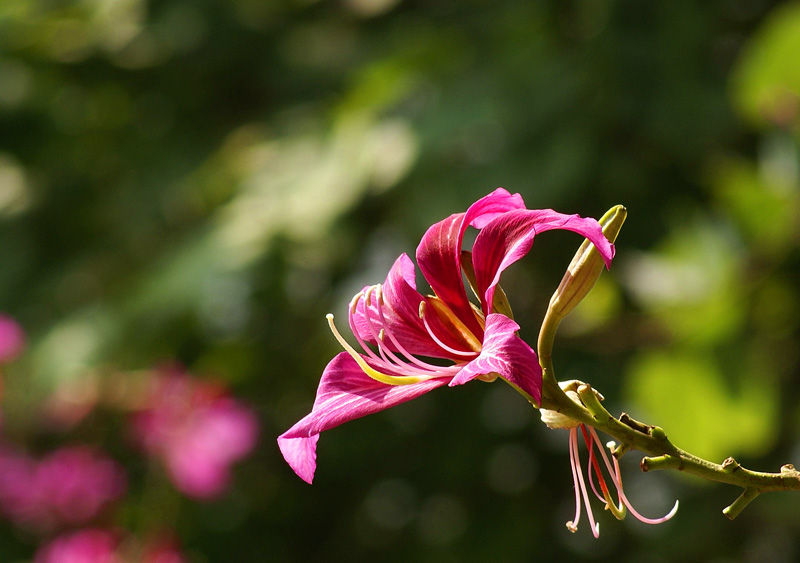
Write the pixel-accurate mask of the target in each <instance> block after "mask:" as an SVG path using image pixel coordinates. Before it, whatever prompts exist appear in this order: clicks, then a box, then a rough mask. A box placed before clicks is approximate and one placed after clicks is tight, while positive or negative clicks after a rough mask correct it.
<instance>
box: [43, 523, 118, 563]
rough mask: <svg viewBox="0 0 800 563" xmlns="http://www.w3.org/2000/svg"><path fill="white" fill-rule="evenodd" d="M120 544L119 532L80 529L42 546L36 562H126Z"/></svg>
mask: <svg viewBox="0 0 800 563" xmlns="http://www.w3.org/2000/svg"><path fill="white" fill-rule="evenodd" d="M118 544H119V538H118V536H117V534H114V533H112V532H109V531H107V530H101V529H96V528H87V529H85V530H78V531H76V532H70V533H67V534H63V535H60V536H58V537H56V538H55V539H54V540H52V541H51V542H50V543H48V544H45V545H44V546H42V547H41V548H40V549H39V550H38V551H37V552H36V555H35V556H34V563H125V560H124V559H123V558H122V557H120V555H119V554H118V553H117V545H118Z"/></svg>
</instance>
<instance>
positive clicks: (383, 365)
mask: <svg viewBox="0 0 800 563" xmlns="http://www.w3.org/2000/svg"><path fill="white" fill-rule="evenodd" d="M470 226H472V227H475V228H477V229H479V230H480V232H479V233H478V235H477V238H476V239H475V243H474V245H473V247H472V252H471V253H469V252H465V251H463V250H462V242H463V238H464V233H465V232H466V230H467V228H468V227H470ZM552 229H565V230H570V231H574V232H577V233H579V234H581V235H583V236H584V237H586V238H588V239H589V240H591V241H592V242H593V243H594V244H595V245H596V246H597V247H598V249H599V250H600V252H601V254H602V255H603V258H604V260H605V262H606V265H608V264H609V263H610V261H611V259H612V257H613V255H614V248H613V245H611V244H610V243H609V242H608V240H607V239H606V238H605V237H604V236H603V232H602V229H601V227H600V225H599V224H598V222H597V221H596V220H594V219H588V218H587V219H584V218H581V217H579V216H577V215H562V214H560V213H556V212H555V211H553V210H550V209H546V210H528V209H525V205H524V202H523V201H522V197H520V195H519V194H514V195H512V194H510V193H509V192H507V191H506V190H504V189H502V188H500V189H497V190H495V191H494V192H493V193H491V194H489V195H487V196H486V197H484V198H482V199H480V200H478V201H477V202H475V203H474V204H473V205H472V206H470V208H469V209H468V210H467V211H466V213H457V214H454V215H451V216H450V217H448V218H447V219H444V220H443V221H440V222H438V223H436V224H435V225H433V226H432V227H431V228H430V229H428V231H427V233H425V236H424V237H423V238H422V241H421V242H420V245H419V247H418V248H417V263H418V265H419V267H420V270H422V274H423V276H424V277H425V280H426V281H427V282H428V284H429V285H430V287H431V289H432V290H433V295H428V296H423V295H422V294H420V293H419V292H418V291H417V288H416V282H415V279H416V273H415V270H414V264H413V262H412V261H411V259H410V258H409V257H408V256H407V255H405V254H403V255H401V256H400V257H399V258H398V259H397V261H396V262H395V263H394V266H393V267H392V269H391V270H390V271H389V275H388V277H387V278H386V281H385V283H383V284H378V285H375V286H371V287H365V288H364V289H363V290H362V291H361V292H359V293H358V294H357V295H356V296H355V297H354V298H353V301H352V303H351V305H350V310H349V314H348V320H349V325H350V330H351V331H352V332H353V335H354V336H355V338H356V340H357V341H358V344H359V346H360V347H361V349H362V350H363V352H362V353H359V352H357V351H356V350H355V349H354V348H353V347H351V346H350V345H349V344H348V343H347V341H345V339H344V338H343V337H342V336H341V335H340V334H339V332H338V331H337V330H336V327H335V326H334V324H333V316H332V315H329V316H328V319H329V323H330V325H331V330H332V331H333V333H334V335H335V336H336V338H337V339H338V340H339V342H340V343H341V345H342V347H343V348H344V349H345V351H344V352H342V353H340V354H338V355H337V356H336V357H334V358H333V360H331V362H330V363H329V364H328V366H327V367H326V368H325V370H324V372H323V374H322V379H321V380H320V383H319V388H318V389H317V397H316V400H315V401H314V406H313V407H312V410H311V413H310V414H308V415H307V416H306V417H305V418H303V419H302V420H300V421H299V422H298V423H297V424H295V425H294V426H292V427H291V428H290V429H289V430H287V431H286V432H284V433H283V434H282V435H281V436H280V437H279V438H278V445H279V447H280V449H281V452H282V453H283V456H284V458H285V459H286V461H287V462H288V463H289V465H290V466H291V467H292V469H294V471H295V472H296V473H297V475H298V476H300V477H301V478H302V479H303V480H305V481H307V482H308V483H311V481H312V480H313V477H314V471H315V469H316V445H317V441H318V440H319V434H320V432H323V431H325V430H328V429H330V428H333V427H335V426H338V425H339V424H342V423H343V422H347V421H349V420H353V419H355V418H359V417H362V416H365V415H368V414H372V413H375V412H378V411H382V410H384V409H387V408H389V407H392V406H394V405H397V404H400V403H403V402H405V401H408V400H411V399H414V398H416V397H418V396H420V395H422V394H424V393H427V392H429V391H431V390H433V389H436V388H438V387H441V386H443V385H449V386H454V385H461V384H464V383H467V382H468V381H471V380H473V379H482V380H485V381H492V380H494V379H496V378H497V377H501V378H503V379H505V380H506V381H508V382H509V383H510V384H512V385H513V386H515V387H516V388H518V389H519V390H521V391H522V392H523V393H525V394H526V395H527V397H528V398H529V400H530V401H531V402H532V403H533V404H535V405H537V406H538V404H539V402H540V400H541V386H542V372H541V368H540V366H539V361H538V359H537V357H536V353H535V352H534V351H533V349H532V348H531V347H530V346H529V345H528V344H526V343H525V342H524V341H523V340H521V339H520V338H519V337H518V336H517V331H518V330H519V325H517V323H515V322H514V321H513V320H512V319H511V318H510V310H509V308H508V306H507V303H506V302H505V296H504V294H503V293H502V291H497V288H498V283H499V281H500V275H501V274H502V272H503V271H504V270H505V269H506V268H508V267H509V266H510V265H511V264H513V263H514V262H516V261H517V260H519V259H520V258H522V257H523V256H525V255H526V254H527V253H528V251H529V250H530V249H531V245H532V244H533V239H534V237H535V235H536V234H537V233H541V232H544V231H548V230H552ZM464 275H466V276H467V277H468V279H469V280H470V284H471V285H472V286H473V289H474V292H475V294H476V295H477V299H478V301H479V305H477V304H473V303H472V302H470V300H469V299H468V297H467V292H466V289H465V287H464V283H463V281H462V280H463V277H462V276H464ZM419 356H426V357H430V358H438V359H441V360H445V361H446V362H447V365H439V364H438V363H437V364H433V363H430V362H427V361H424V360H422V359H420V358H419Z"/></svg>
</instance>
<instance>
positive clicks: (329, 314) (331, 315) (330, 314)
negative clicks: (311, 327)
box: [325, 313, 333, 321]
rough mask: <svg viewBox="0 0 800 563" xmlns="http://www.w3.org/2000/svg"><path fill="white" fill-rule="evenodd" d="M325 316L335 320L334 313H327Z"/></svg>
mask: <svg viewBox="0 0 800 563" xmlns="http://www.w3.org/2000/svg"><path fill="white" fill-rule="evenodd" d="M325 318H326V319H328V320H329V321H332V320H333V313H328V314H327V315H325Z"/></svg>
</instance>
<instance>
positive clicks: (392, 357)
mask: <svg viewBox="0 0 800 563" xmlns="http://www.w3.org/2000/svg"><path fill="white" fill-rule="evenodd" d="M373 290H374V291H375V293H376V295H377V303H376V308H377V310H378V316H379V317H380V318H379V320H380V324H381V329H380V330H381V332H383V334H384V338H386V337H388V338H389V340H390V341H391V342H392V344H394V345H395V347H396V348H397V351H398V352H399V353H400V354H401V355H402V356H403V358H405V359H402V358H399V357H398V356H397V354H395V353H394V352H392V351H391V350H389V349H388V348H387V347H386V346H383V345H382V344H383V342H384V339H383V338H379V334H378V331H377V330H376V329H375V325H374V324H373V320H372V315H371V314H370V305H371V296H372V291H373ZM383 304H384V302H383V293H382V291H381V286H380V285H375V286H372V287H370V288H369V289H367V291H366V294H365V295H364V318H365V320H366V322H367V327H368V328H369V331H370V334H371V335H372V338H373V339H374V340H375V342H376V345H377V347H378V352H380V354H381V357H382V358H383V360H384V361H385V362H386V363H388V364H389V366H390V369H395V370H398V369H399V370H403V371H404V372H413V373H418V374H421V375H431V374H434V375H436V374H438V375H452V374H453V373H455V372H457V371H458V369H460V368H456V369H453V368H454V367H455V366H435V365H433V364H429V363H427V362H423V361H422V360H420V359H419V358H417V357H415V356H413V355H412V354H411V353H409V352H408V351H407V350H406V349H405V348H404V347H403V345H402V344H400V342H398V340H397V339H396V338H395V337H394V335H393V334H392V331H391V330H387V329H388V328H389V324H388V323H387V322H386V317H385V315H384V313H383ZM350 329H351V330H352V331H353V333H354V334H355V335H356V338H360V337H359V335H358V332H357V331H356V330H355V321H354V315H351V316H350ZM359 344H361V347H362V348H364V349H365V350H366V349H368V347H367V346H366V345H365V344H364V343H363V341H362V340H360V341H359ZM409 363H411V364H414V365H409Z"/></svg>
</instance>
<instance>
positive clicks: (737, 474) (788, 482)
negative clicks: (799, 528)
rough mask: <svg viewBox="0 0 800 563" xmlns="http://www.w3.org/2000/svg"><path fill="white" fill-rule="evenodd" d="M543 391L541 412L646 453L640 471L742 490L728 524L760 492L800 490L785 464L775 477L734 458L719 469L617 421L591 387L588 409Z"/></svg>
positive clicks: (660, 436)
mask: <svg viewBox="0 0 800 563" xmlns="http://www.w3.org/2000/svg"><path fill="white" fill-rule="evenodd" d="M543 369H548V370H549V373H550V374H551V375H553V373H552V365H548V366H547V367H544V366H543ZM553 379H555V377H553ZM544 387H545V389H546V390H547V392H546V393H543V397H542V408H545V409H549V410H553V411H557V412H560V413H562V414H564V415H566V416H569V417H570V418H572V419H574V420H577V421H578V422H581V423H583V424H587V425H589V426H593V427H594V428H596V429H597V430H600V431H602V432H604V433H606V434H608V435H609V436H612V437H613V438H614V439H616V440H617V441H618V442H619V443H620V444H621V446H620V447H621V448H622V451H625V450H629V449H634V450H639V451H641V452H644V453H646V454H648V457H645V458H644V459H643V460H642V463H641V467H642V470H643V471H652V470H660V469H673V470H677V471H683V472H684V473H689V474H691V475H695V476H697V477H701V478H703V479H707V480H709V481H716V482H718V483H726V484H729V485H735V486H738V487H741V488H742V489H743V490H744V493H743V494H742V495H741V496H740V497H739V498H738V499H737V500H736V501H734V502H733V503H732V504H731V505H730V506H729V507H727V508H726V509H725V510H724V511H723V513H724V514H725V516H727V517H728V518H730V519H731V520H732V519H734V518H736V516H738V515H739V513H740V512H741V511H742V510H743V509H744V508H745V506H747V504H749V503H750V502H751V501H752V500H753V499H755V498H756V497H757V496H758V495H760V494H761V493H766V492H770V491H800V471H797V470H796V469H795V468H794V467H793V466H791V465H784V466H783V467H782V468H781V471H780V472H779V473H764V472H760V471H752V470H750V469H746V468H744V467H742V466H741V465H739V463H738V462H736V461H735V460H734V459H733V458H728V459H727V460H725V461H724V462H723V463H721V464H718V463H713V462H711V461H708V460H705V459H702V458H700V457H698V456H696V455H694V454H691V453H689V452H687V451H685V450H682V449H680V448H678V447H677V446H675V445H674V444H672V442H670V441H669V439H668V438H667V435H666V433H665V432H664V431H663V430H662V429H661V428H659V427H658V426H649V425H645V424H642V423H641V422H637V421H635V420H633V419H632V418H630V417H629V416H627V415H625V414H624V413H623V415H621V416H620V417H619V418H615V417H614V416H612V415H611V414H610V413H609V412H608V411H607V410H606V409H605V408H604V407H603V406H602V405H601V404H600V402H599V401H598V400H597V399H596V395H595V394H594V391H593V390H592V389H591V387H590V386H589V385H586V384H584V385H582V386H581V387H580V391H579V394H580V396H581V398H582V400H583V401H585V402H588V403H589V405H586V406H585V405H579V404H578V403H576V402H575V401H573V400H572V399H570V398H569V397H567V395H566V394H565V393H564V392H563V391H561V388H560V387H558V384H556V385H555V388H557V389H558V392H556V391H555V390H554V388H553V386H552V385H550V384H549V383H548V382H545V386H544ZM587 407H588V408H587Z"/></svg>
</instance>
